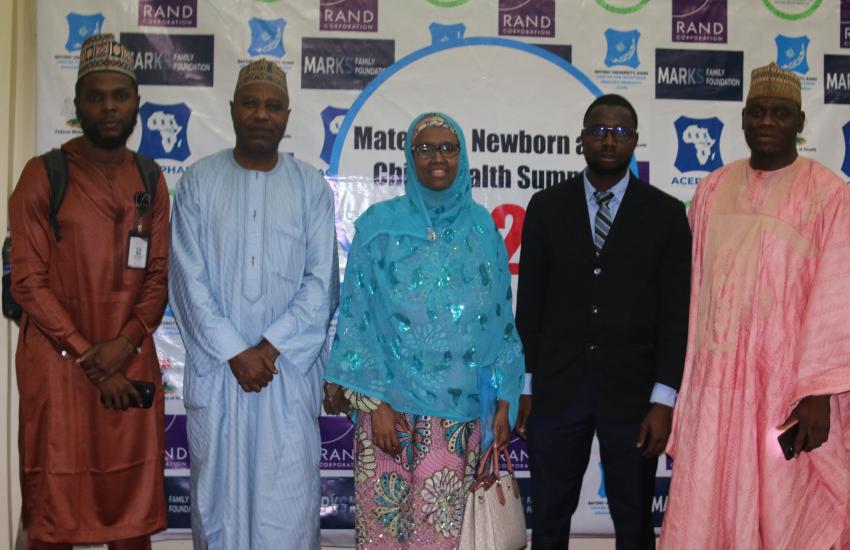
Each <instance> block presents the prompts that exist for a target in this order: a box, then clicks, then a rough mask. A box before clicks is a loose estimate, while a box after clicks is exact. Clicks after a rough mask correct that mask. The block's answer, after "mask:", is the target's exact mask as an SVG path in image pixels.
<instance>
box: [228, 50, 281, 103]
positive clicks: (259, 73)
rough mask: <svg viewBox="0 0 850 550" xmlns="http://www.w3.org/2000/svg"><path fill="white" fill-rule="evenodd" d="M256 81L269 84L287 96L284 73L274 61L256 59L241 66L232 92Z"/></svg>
mask: <svg viewBox="0 0 850 550" xmlns="http://www.w3.org/2000/svg"><path fill="white" fill-rule="evenodd" d="M256 82H263V83H265V84H271V85H272V86H274V87H275V88H277V89H279V90H280V91H282V92H283V95H285V96H286V97H287V98H289V90H288V89H287V88H286V73H285V72H283V69H281V68H280V65H278V64H277V63H275V62H274V61H269V60H267V59H258V60H256V61H252V62H251V63H248V64H247V65H245V66H244V67H242V70H240V71H239V77H238V78H237V79H236V90H234V93H235V92H238V91H239V89H240V88H242V87H243V86H247V85H248V84H254V83H256Z"/></svg>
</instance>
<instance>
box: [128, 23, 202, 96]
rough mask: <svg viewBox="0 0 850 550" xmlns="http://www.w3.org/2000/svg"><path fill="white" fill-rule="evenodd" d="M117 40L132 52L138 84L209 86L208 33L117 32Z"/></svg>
mask: <svg viewBox="0 0 850 550" xmlns="http://www.w3.org/2000/svg"><path fill="white" fill-rule="evenodd" d="M121 43H122V44H124V45H125V46H127V48H129V49H130V51H132V52H133V53H134V54H135V56H136V61H135V69H136V79H137V80H138V82H139V84H144V85H158V86H212V85H213V80H214V79H213V75H214V69H215V66H214V60H215V38H214V37H213V35H211V34H142V33H135V32H129V33H121Z"/></svg>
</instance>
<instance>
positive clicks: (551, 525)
mask: <svg viewBox="0 0 850 550" xmlns="http://www.w3.org/2000/svg"><path fill="white" fill-rule="evenodd" d="M599 409H600V406H599V405H598V404H597V403H595V402H594V398H593V391H592V386H591V384H590V382H589V381H585V382H583V383H582V387H581V388H579V391H577V392H576V393H575V398H574V399H573V400H571V401H570V402H568V403H564V411H563V413H562V414H559V415H553V416H541V415H538V414H535V413H534V408H533V407H532V413H531V418H529V421H528V447H529V460H530V462H531V463H530V469H531V497H532V502H531V504H532V507H533V516H532V545H531V547H532V548H533V549H534V550H564V549H565V548H569V538H570V520H571V518H572V515H573V513H574V512H575V511H576V508H577V507H578V503H579V498H580V493H581V482H582V478H583V477H584V472H585V470H587V465H588V461H589V460H590V451H591V445H592V443H593V434H594V432H596V434H597V436H598V438H599V452H600V455H601V459H602V469H603V472H604V477H605V492H606V494H607V497H608V506H609V509H610V511H611V519H612V520H613V521H614V530H615V532H616V537H617V545H616V547H617V550H654V549H655V530H654V528H653V524H652V497H653V495H654V492H655V471H656V468H657V466H658V459H657V458H653V459H649V460H646V459H644V458H643V457H642V456H641V452H642V450H641V449H638V448H636V447H635V443H636V442H637V440H638V436H639V434H640V420H638V421H636V422H635V421H633V422H623V421H616V420H611V419H608V418H606V417H605V415H604V414H600V411H599ZM641 420H642V419H641Z"/></svg>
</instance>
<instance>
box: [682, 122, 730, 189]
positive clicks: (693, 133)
mask: <svg viewBox="0 0 850 550" xmlns="http://www.w3.org/2000/svg"><path fill="white" fill-rule="evenodd" d="M673 125H674V127H675V128H676V140H677V141H678V144H679V147H678V150H677V151H676V162H675V163H674V166H675V167H676V170H678V171H679V172H681V173H683V174H685V173H688V172H704V173H708V172H711V171H712V170H715V169H717V168H720V167H721V166H723V159H722V158H721V157H720V134H721V133H722V132H723V122H721V121H720V119H719V118H717V117H711V118H691V117H687V116H680V117H679V118H677V119H676V121H675V122H674V123H673ZM701 179H702V178H701V177H699V178H694V177H682V178H674V179H673V183H674V184H684V185H692V184H696V183H699V181H700V180H701Z"/></svg>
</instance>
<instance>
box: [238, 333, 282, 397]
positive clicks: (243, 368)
mask: <svg viewBox="0 0 850 550" xmlns="http://www.w3.org/2000/svg"><path fill="white" fill-rule="evenodd" d="M278 355H280V352H279V351H278V350H277V348H275V347H274V346H273V345H272V344H271V343H270V342H269V341H268V340H266V339H265V338H263V339H262V340H260V343H259V344H257V345H256V346H254V347H251V348H248V349H246V350H244V351H242V352H241V353H240V354H239V355H236V356H235V357H233V358H231V359H230V360H229V361H228V363H229V364H230V370H231V372H233V376H234V377H236V381H237V382H238V383H239V386H241V388H242V390H244V391H245V392H257V393H259V392H260V391H261V390H262V389H263V388H265V387H266V386H268V385H269V382H271V381H272V378H274V375H275V374H277V367H275V366H274V363H275V361H277V356H278Z"/></svg>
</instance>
